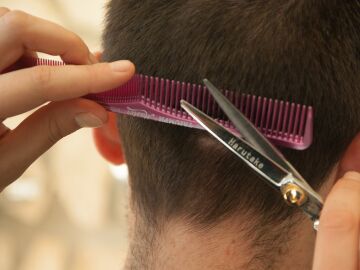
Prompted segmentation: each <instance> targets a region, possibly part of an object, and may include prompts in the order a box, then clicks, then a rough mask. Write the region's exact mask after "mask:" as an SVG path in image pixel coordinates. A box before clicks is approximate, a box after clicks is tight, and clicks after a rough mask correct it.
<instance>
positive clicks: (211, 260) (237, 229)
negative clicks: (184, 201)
mask: <svg viewBox="0 0 360 270" xmlns="http://www.w3.org/2000/svg"><path fill="white" fill-rule="evenodd" d="M134 226H135V227H133V228H134V230H133V232H132V233H131V237H130V238H131V245H130V251H129V256H128V260H127V264H126V265H127V267H126V269H127V270H128V269H129V270H140V269H141V270H184V269H186V270H203V269H207V270H212V269H213V270H219V269H221V270H233V269H236V270H241V269H246V270H250V269H257V270H260V269H277V270H282V269H299V270H300V269H301V270H303V269H311V262H312V253H313V248H314V239H315V234H314V232H313V231H312V227H311V224H310V222H308V221H307V220H305V218H304V219H302V220H301V224H298V225H296V226H293V227H292V228H291V229H289V227H288V225H285V224H283V225H279V226H277V227H272V226H270V225H262V224H253V226H252V227H251V226H250V225H249V224H248V223H247V222H245V221H243V222H242V221H241V220H231V219H228V220H226V221H223V222H221V223H219V224H217V225H216V226H213V227H211V228H195V227H194V226H191V225H189V223H186V222H183V221H181V220H178V221H171V222H168V223H167V224H166V225H165V226H163V227H162V228H161V229H156V230H153V229H150V228H149V227H146V226H144V224H142V225H140V224H139V223H138V222H135V224H134ZM259 232H260V234H259Z"/></svg>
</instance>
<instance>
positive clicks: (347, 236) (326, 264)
mask: <svg viewBox="0 0 360 270" xmlns="http://www.w3.org/2000/svg"><path fill="white" fill-rule="evenodd" d="M359 256H360V174H359V173H356V172H349V173H346V174H345V175H344V176H343V177H342V178H341V179H340V180H339V181H338V182H337V183H336V184H335V186H334V187H333V189H332V191H331V192H330V194H329V196H328V197H327V199H326V202H325V205H324V209H323V210H322V213H321V218H320V226H319V231H318V233H317V239H316V247H315V257H314V266H313V270H359V269H360V263H359Z"/></svg>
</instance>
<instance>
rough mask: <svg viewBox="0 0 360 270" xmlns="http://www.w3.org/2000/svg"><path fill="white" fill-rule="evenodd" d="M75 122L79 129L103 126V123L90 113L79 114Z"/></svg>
mask: <svg viewBox="0 0 360 270" xmlns="http://www.w3.org/2000/svg"><path fill="white" fill-rule="evenodd" d="M75 121H76V123H77V124H78V125H79V127H82V128H84V127H92V128H98V127H101V126H102V125H104V122H103V121H102V120H101V119H100V118H99V117H97V116H95V115H93V114H91V113H80V114H78V115H76V116H75Z"/></svg>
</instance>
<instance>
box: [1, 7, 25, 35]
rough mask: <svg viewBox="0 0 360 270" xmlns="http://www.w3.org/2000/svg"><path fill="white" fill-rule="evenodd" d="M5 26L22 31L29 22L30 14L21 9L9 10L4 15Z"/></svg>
mask: <svg viewBox="0 0 360 270" xmlns="http://www.w3.org/2000/svg"><path fill="white" fill-rule="evenodd" d="M2 19H3V22H4V25H5V27H7V28H8V29H9V30H11V31H16V32H18V31H22V30H23V29H24V27H25V26H26V25H27V24H28V19H29V15H28V14H27V13H25V12H23V11H20V10H13V11H9V12H7V13H6V14H5V15H4V16H3V17H2Z"/></svg>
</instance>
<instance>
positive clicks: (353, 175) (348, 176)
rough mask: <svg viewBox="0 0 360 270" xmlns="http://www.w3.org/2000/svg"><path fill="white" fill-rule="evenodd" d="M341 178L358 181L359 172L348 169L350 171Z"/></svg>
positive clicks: (359, 179) (359, 178) (359, 177)
mask: <svg viewBox="0 0 360 270" xmlns="http://www.w3.org/2000/svg"><path fill="white" fill-rule="evenodd" d="M343 178H344V179H352V180H357V181H360V173H358V172H355V171H350V172H347V173H345V175H344V176H343Z"/></svg>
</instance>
